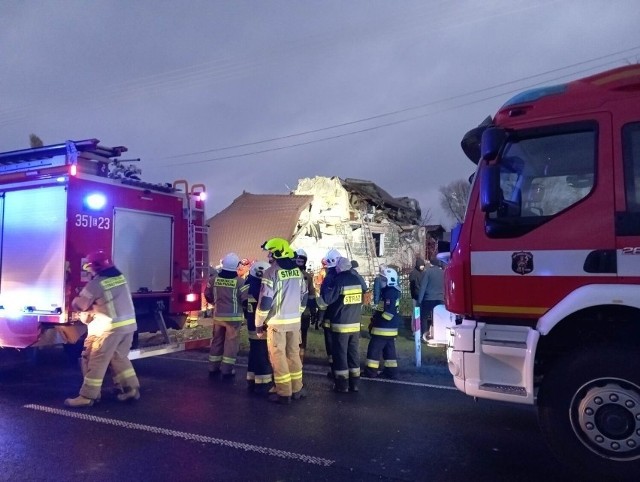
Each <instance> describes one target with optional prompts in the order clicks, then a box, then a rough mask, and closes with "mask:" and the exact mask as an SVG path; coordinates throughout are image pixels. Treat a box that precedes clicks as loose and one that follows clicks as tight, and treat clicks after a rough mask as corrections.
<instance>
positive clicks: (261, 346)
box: [247, 339, 273, 388]
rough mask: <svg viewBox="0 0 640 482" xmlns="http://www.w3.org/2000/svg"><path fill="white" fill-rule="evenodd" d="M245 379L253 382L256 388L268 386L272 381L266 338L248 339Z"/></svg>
mask: <svg viewBox="0 0 640 482" xmlns="http://www.w3.org/2000/svg"><path fill="white" fill-rule="evenodd" d="M247 381H248V382H249V383H255V386H256V388H257V387H261V386H268V385H269V384H270V383H271V382H272V381H273V376H272V370H271V364H270V363H269V350H268V349H267V340H264V339H262V340H252V339H249V360H248V363H247Z"/></svg>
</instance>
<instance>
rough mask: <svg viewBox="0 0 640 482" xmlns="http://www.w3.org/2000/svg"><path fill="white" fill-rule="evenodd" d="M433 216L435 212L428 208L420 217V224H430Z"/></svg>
mask: <svg viewBox="0 0 640 482" xmlns="http://www.w3.org/2000/svg"><path fill="white" fill-rule="evenodd" d="M432 218H433V212H432V211H431V208H427V209H425V210H424V211H423V212H422V218H420V226H428V225H429V224H431V219H432Z"/></svg>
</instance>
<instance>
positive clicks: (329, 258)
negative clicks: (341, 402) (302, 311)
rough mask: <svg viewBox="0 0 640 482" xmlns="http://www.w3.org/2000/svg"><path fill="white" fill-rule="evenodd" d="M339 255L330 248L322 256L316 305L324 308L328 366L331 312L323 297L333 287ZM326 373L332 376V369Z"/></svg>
mask: <svg viewBox="0 0 640 482" xmlns="http://www.w3.org/2000/svg"><path fill="white" fill-rule="evenodd" d="M340 257H341V255H340V252H339V251H338V250H337V249H330V250H329V251H328V252H327V255H326V256H325V258H324V259H325V260H326V268H327V272H326V274H325V276H324V279H323V280H322V285H321V286H320V297H319V298H318V300H317V303H318V307H320V308H324V316H323V318H322V329H323V330H324V348H325V350H326V352H327V360H328V362H329V366H330V367H332V366H333V350H332V347H331V317H332V316H333V313H332V311H331V310H330V309H329V306H328V305H329V304H328V303H327V302H326V300H325V297H326V296H327V293H328V292H329V291H330V290H332V289H333V284H334V281H335V277H336V275H337V273H336V263H337V262H338V258H340ZM327 375H328V376H330V377H331V378H333V376H334V375H333V369H332V370H331V371H329V373H328V374H327Z"/></svg>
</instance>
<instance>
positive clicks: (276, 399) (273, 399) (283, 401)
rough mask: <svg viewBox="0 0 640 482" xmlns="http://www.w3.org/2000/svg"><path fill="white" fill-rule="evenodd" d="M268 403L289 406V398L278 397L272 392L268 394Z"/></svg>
mask: <svg viewBox="0 0 640 482" xmlns="http://www.w3.org/2000/svg"><path fill="white" fill-rule="evenodd" d="M269 401H270V402H274V403H279V404H280V405H289V404H291V397H285V396H284V395H278V394H277V393H275V392H273V393H270V394H269Z"/></svg>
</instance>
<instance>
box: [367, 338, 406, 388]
mask: <svg viewBox="0 0 640 482" xmlns="http://www.w3.org/2000/svg"><path fill="white" fill-rule="evenodd" d="M380 357H382V358H383V359H384V374H385V375H387V376H388V377H389V378H395V377H396V376H397V372H398V360H397V358H396V337H395V336H380V335H371V340H369V346H368V347H367V368H366V370H365V372H366V375H367V376H368V377H370V378H374V377H377V376H378V369H379V368H380Z"/></svg>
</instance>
